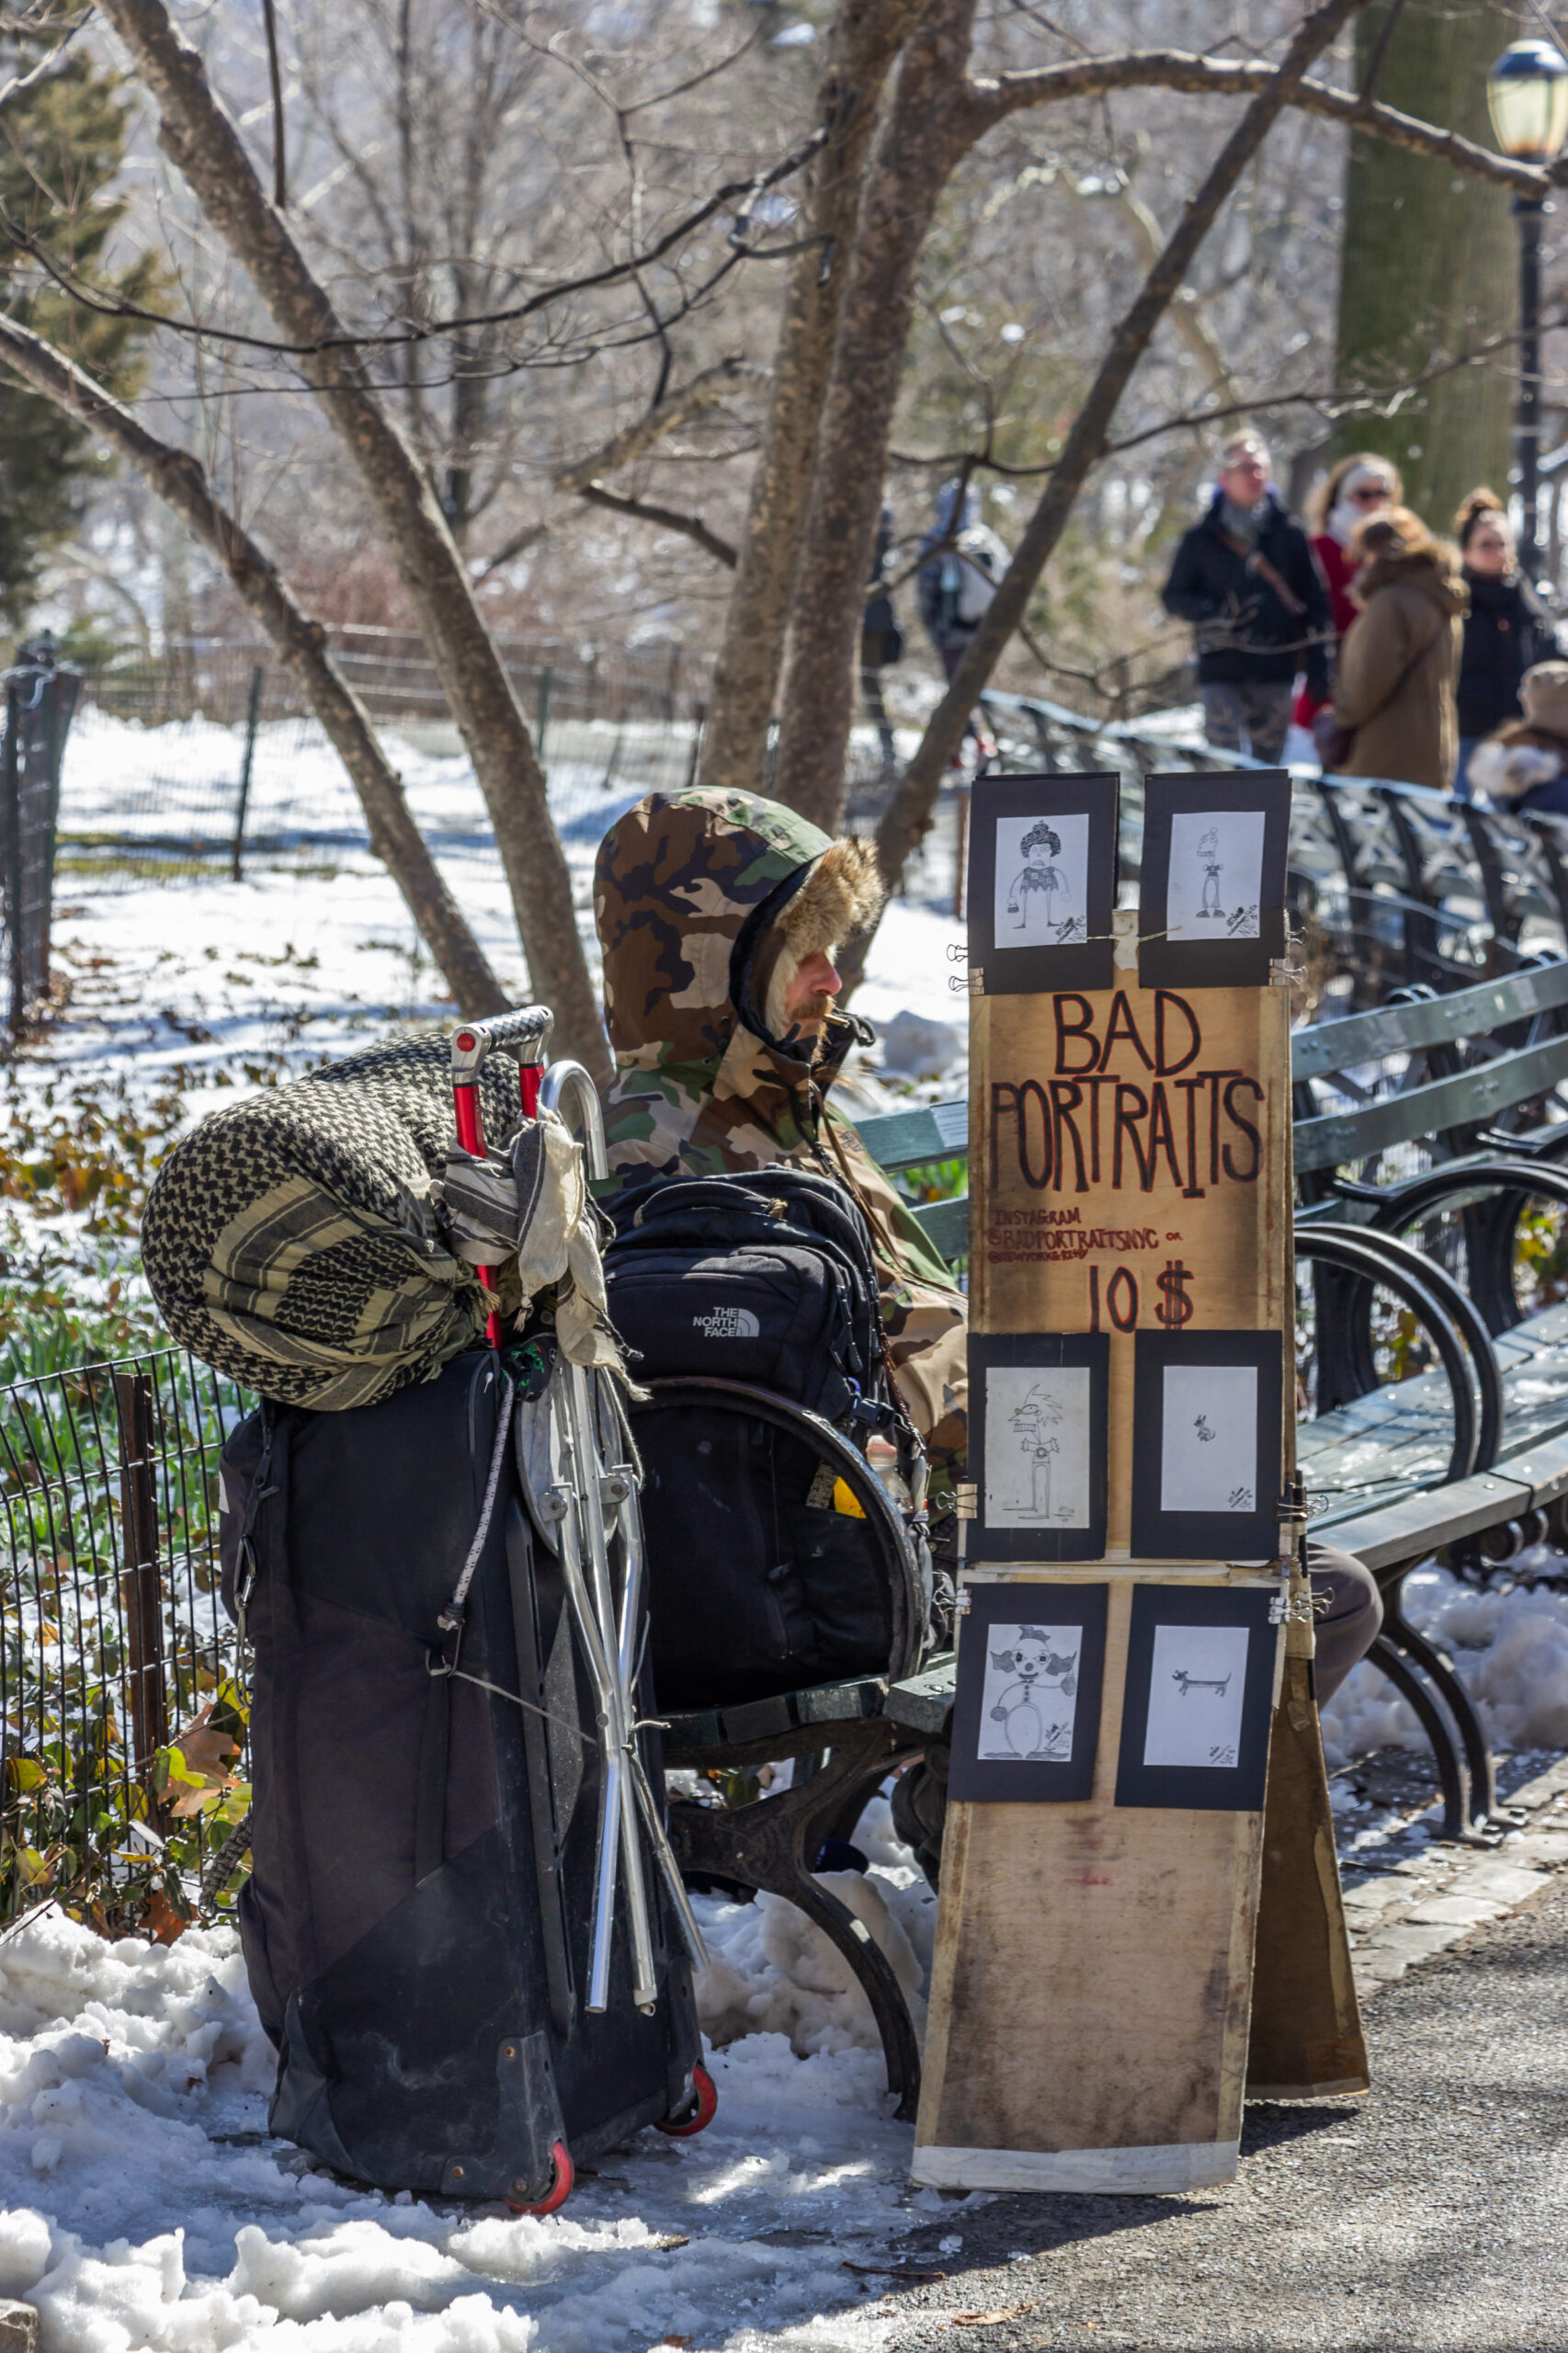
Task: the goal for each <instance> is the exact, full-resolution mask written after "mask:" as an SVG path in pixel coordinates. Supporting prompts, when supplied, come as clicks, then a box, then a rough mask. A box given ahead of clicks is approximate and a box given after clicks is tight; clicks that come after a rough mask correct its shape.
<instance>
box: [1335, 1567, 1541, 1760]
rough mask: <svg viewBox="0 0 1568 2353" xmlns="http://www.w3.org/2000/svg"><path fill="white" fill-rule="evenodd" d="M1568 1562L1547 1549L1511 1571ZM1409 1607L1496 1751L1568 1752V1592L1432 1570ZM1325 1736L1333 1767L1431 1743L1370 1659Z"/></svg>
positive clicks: (1407, 1594)
mask: <svg viewBox="0 0 1568 2353" xmlns="http://www.w3.org/2000/svg"><path fill="white" fill-rule="evenodd" d="M1563 1566H1564V1563H1563V1560H1562V1555H1561V1554H1559V1553H1553V1552H1549V1551H1548V1550H1547V1549H1546V1548H1545V1547H1544V1546H1539V1547H1537V1548H1536V1549H1535V1550H1534V1551H1533V1552H1527V1553H1522V1554H1521V1555H1520V1557H1519V1559H1518V1561H1517V1562H1516V1563H1513V1564H1512V1565H1511V1570H1510V1572H1509V1574H1514V1575H1519V1574H1528V1572H1529V1571H1530V1570H1531V1569H1532V1568H1533V1569H1534V1570H1535V1572H1536V1573H1537V1574H1549V1573H1551V1572H1552V1571H1558V1572H1560V1571H1562V1568H1563ZM1404 1608H1405V1615H1406V1616H1407V1617H1408V1618H1409V1620H1410V1622H1411V1624H1412V1625H1413V1626H1415V1627H1416V1628H1417V1629H1418V1630H1419V1631H1421V1632H1423V1633H1425V1634H1426V1635H1428V1636H1429V1637H1430V1638H1431V1639H1432V1640H1433V1641H1434V1642H1435V1643H1437V1648H1438V1649H1439V1650H1440V1651H1443V1652H1445V1653H1446V1654H1448V1656H1449V1657H1450V1658H1451V1659H1452V1661H1453V1663H1454V1665H1455V1667H1456V1668H1457V1669H1458V1671H1459V1674H1460V1679H1461V1681H1462V1682H1463V1684H1464V1686H1465V1688H1466V1689H1467V1690H1468V1691H1469V1692H1470V1694H1471V1698H1472V1699H1474V1700H1475V1702H1476V1705H1477V1708H1478V1711H1479V1712H1480V1716H1481V1721H1482V1723H1483V1726H1484V1728H1485V1731H1486V1734H1487V1737H1488V1739H1489V1741H1490V1742H1491V1745H1492V1746H1493V1747H1494V1749H1499V1750H1504V1749H1519V1748H1568V1594H1564V1593H1557V1592H1553V1591H1551V1590H1550V1589H1549V1588H1547V1587H1545V1586H1542V1587H1540V1588H1539V1589H1537V1590H1535V1591H1533V1592H1532V1591H1531V1589H1530V1588H1529V1586H1528V1585H1527V1584H1516V1585H1513V1586H1509V1587H1508V1588H1507V1589H1506V1590H1503V1589H1500V1588H1498V1587H1494V1588H1493V1589H1492V1590H1491V1591H1489V1592H1484V1593H1482V1592H1477V1591H1476V1590H1475V1589H1474V1588H1473V1587H1472V1586H1465V1585H1460V1583H1459V1581H1458V1580H1457V1579H1456V1578H1455V1577H1452V1576H1450V1575H1449V1572H1448V1571H1447V1570H1446V1569H1439V1568H1437V1567H1436V1566H1431V1567H1427V1568H1424V1569H1418V1570H1416V1571H1415V1574H1413V1575H1412V1576H1411V1577H1409V1578H1408V1579H1407V1581H1406V1584H1405V1587H1404ZM1323 1733H1324V1753H1325V1754H1326V1756H1327V1758H1328V1763H1329V1768H1330V1770H1331V1771H1332V1770H1334V1769H1335V1768H1338V1767H1340V1766H1344V1765H1346V1764H1349V1763H1350V1762H1351V1761H1352V1760H1353V1759H1354V1758H1356V1757H1358V1756H1366V1755H1368V1754H1369V1751H1370V1750H1372V1749H1375V1748H1412V1749H1420V1748H1424V1747H1425V1745H1426V1734H1425V1733H1424V1732H1423V1731H1422V1730H1421V1727H1420V1725H1419V1723H1418V1722H1416V1719H1415V1711H1413V1710H1412V1709H1411V1707H1410V1706H1409V1705H1408V1703H1407V1702H1406V1701H1405V1700H1403V1699H1401V1698H1400V1697H1399V1695H1398V1693H1397V1692H1396V1691H1395V1690H1394V1688H1393V1686H1392V1683H1390V1682H1389V1681H1388V1679H1387V1678H1386V1677H1385V1676H1383V1675H1382V1674H1381V1672H1380V1670H1379V1669H1378V1668H1377V1667H1376V1666H1374V1665H1371V1664H1370V1662H1367V1661H1364V1662H1363V1663H1362V1665H1359V1666H1358V1667H1357V1668H1355V1670H1354V1671H1353V1672H1352V1673H1351V1674H1350V1675H1349V1676H1348V1677H1346V1682H1345V1684H1344V1685H1343V1687H1342V1688H1341V1689H1340V1690H1338V1691H1337V1692H1336V1693H1335V1696H1334V1698H1333V1699H1331V1700H1330V1701H1329V1704H1328V1706H1327V1707H1326V1708H1325V1709H1324V1711H1323Z"/></svg>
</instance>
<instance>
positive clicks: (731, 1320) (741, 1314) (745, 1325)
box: [691, 1307, 762, 1340]
mask: <svg viewBox="0 0 1568 2353" xmlns="http://www.w3.org/2000/svg"><path fill="white" fill-rule="evenodd" d="M691 1320H692V1323H693V1324H695V1326H696V1328H697V1329H698V1331H699V1332H701V1333H704V1334H706V1336H707V1337H708V1338H709V1339H710V1340H755V1339H756V1336H757V1335H758V1333H759V1332H760V1331H761V1329H762V1326H761V1324H759V1323H758V1322H757V1320H756V1316H755V1315H754V1314H753V1313H752V1312H751V1309H750V1308H749V1307H715V1308H713V1309H712V1310H711V1311H710V1313H708V1314H707V1315H694V1316H693V1317H692V1319H691Z"/></svg>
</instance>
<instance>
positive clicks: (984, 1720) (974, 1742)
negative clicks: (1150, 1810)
mask: <svg viewBox="0 0 1568 2353" xmlns="http://www.w3.org/2000/svg"><path fill="white" fill-rule="evenodd" d="M964 1589H965V1591H966V1592H967V1594H968V1595H969V1609H968V1613H967V1615H966V1616H965V1617H964V1618H962V1619H961V1620H960V1635H959V1662H958V1688H957V1693H956V1696H955V1699H954V1702H953V1739H952V1764H951V1767H950V1768H949V1779H948V1794H949V1797H954V1798H961V1799H969V1800H976V1801H979V1802H982V1803H993V1804H994V1803H1003V1804H1014V1805H1018V1804H1025V1805H1028V1804H1041V1803H1050V1802H1054V1803H1057V1804H1060V1803H1062V1802H1064V1801H1065V1800H1067V1799H1071V1798H1086V1797H1088V1796H1089V1795H1090V1794H1091V1792H1092V1790H1093V1788H1094V1780H1095V1752H1096V1748H1097V1746H1098V1745H1099V1736H1100V1697H1101V1688H1102V1685H1103V1683H1104V1680H1105V1643H1106V1602H1107V1593H1108V1588H1107V1587H1106V1586H1103V1585H1056V1584H1040V1585H1035V1584H1024V1583H1022V1582H1020V1583H1017V1584H1014V1583H1010V1582H1009V1583H1007V1584H987V1583H981V1584H970V1585H968V1586H965V1588H964ZM1000 1629H1006V1632H1005V1633H1004V1632H1002V1631H998V1630H1000ZM1069 1683H1070V1684H1071V1685H1072V1687H1073V1688H1072V1689H1071V1690H1069V1689H1067V1688H1066V1687H1067V1685H1068V1684H1069ZM1069 1706H1070V1707H1071V1710H1072V1728H1071V1733H1070V1736H1069V1739H1068V1741H1067V1742H1066V1743H1064V1744H1061V1743H1059V1744H1058V1745H1060V1746H1061V1749H1062V1753H1061V1754H1060V1755H1059V1756H1040V1755H1038V1754H1035V1753H1033V1752H1034V1751H1035V1750H1036V1749H1038V1747H1039V1746H1040V1743H1041V1741H1042V1740H1046V1739H1049V1735H1050V1732H1051V1726H1052V1725H1053V1724H1059V1723H1061V1722H1062V1718H1063V1716H1064V1714H1065V1712H1066V1710H1067V1708H1068V1707H1069ZM983 1747H986V1748H991V1749H994V1750H996V1751H1001V1752H1005V1751H1007V1750H1012V1751H1013V1752H1015V1753H1013V1754H1011V1755H1009V1754H1006V1753H1002V1754H997V1755H993V1756H983V1755H981V1753H980V1752H981V1749H982V1748H983Z"/></svg>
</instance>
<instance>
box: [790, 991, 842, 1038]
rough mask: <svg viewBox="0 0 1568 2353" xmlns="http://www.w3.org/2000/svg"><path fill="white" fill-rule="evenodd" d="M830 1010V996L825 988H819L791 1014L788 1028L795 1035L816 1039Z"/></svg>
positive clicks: (831, 1007)
mask: <svg viewBox="0 0 1568 2353" xmlns="http://www.w3.org/2000/svg"><path fill="white" fill-rule="evenodd" d="M832 1011H833V999H832V997H831V996H830V995H828V993H827V991H826V990H825V989H819V990H818V991H817V993H816V995H815V996H812V997H808V998H807V1000H806V1002H805V1004H804V1006H801V1009H800V1010H799V1011H798V1012H797V1013H796V1014H794V1015H793V1017H791V1020H790V1029H791V1031H792V1032H793V1034H794V1035H795V1036H796V1037H799V1038H810V1039H812V1040H813V1041H814V1040H820V1039H821V1037H822V1033H823V1029H824V1025H825V1024H826V1021H827V1017H828V1015H829V1014H830V1013H831V1012H832Z"/></svg>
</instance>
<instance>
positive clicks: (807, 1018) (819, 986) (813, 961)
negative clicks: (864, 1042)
mask: <svg viewBox="0 0 1568 2353" xmlns="http://www.w3.org/2000/svg"><path fill="white" fill-rule="evenodd" d="M843 986H844V983H843V981H842V980H841V979H840V978H839V975H838V972H836V970H835V966H834V961H833V959H832V957H831V956H830V955H829V954H828V953H827V951H826V949H820V948H819V949H818V950H817V952H816V954H815V955H814V956H808V957H806V958H805V959H804V960H803V961H802V962H801V968H800V970H799V972H797V973H796V974H795V977H794V979H793V980H792V981H791V982H790V986H789V990H788V992H787V994H786V995H785V998H784V1013H785V1017H786V1021H787V1023H788V1026H789V1027H790V1028H791V1029H796V1028H798V1029H804V1030H806V1031H808V1032H810V1033H811V1034H812V1035H820V1034H821V1030H822V1025H823V1023H824V1021H825V1020H826V1018H827V1017H828V1015H829V1014H830V1013H831V1012H832V1010H833V1000H834V998H835V996H836V995H838V992H839V990H840V989H841V988H842V987H843Z"/></svg>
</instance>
